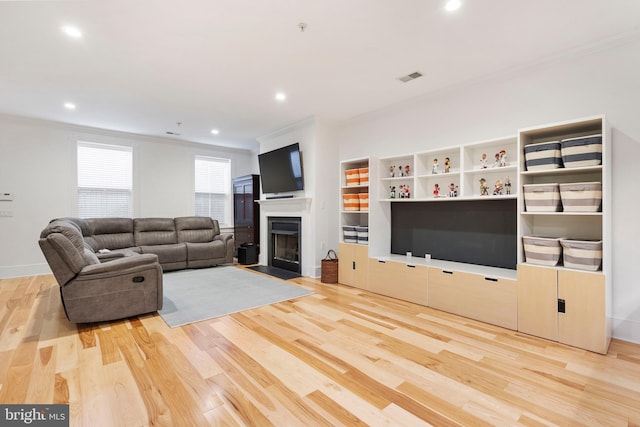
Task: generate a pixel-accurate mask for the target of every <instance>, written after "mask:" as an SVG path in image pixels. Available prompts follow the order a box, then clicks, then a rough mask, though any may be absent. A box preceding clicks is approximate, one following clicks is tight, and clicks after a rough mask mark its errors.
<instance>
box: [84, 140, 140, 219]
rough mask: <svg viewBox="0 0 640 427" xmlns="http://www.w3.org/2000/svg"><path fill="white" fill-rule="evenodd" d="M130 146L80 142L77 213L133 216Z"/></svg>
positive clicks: (131, 156) (98, 215) (87, 215)
mask: <svg viewBox="0 0 640 427" xmlns="http://www.w3.org/2000/svg"><path fill="white" fill-rule="evenodd" d="M132 189H133V150H132V149H131V147H122V146H115V145H104V144H93V143H86V142H79V143H78V216H79V217H81V218H105V217H123V218H131V217H132V216H133V209H132V204H133V203H132Z"/></svg>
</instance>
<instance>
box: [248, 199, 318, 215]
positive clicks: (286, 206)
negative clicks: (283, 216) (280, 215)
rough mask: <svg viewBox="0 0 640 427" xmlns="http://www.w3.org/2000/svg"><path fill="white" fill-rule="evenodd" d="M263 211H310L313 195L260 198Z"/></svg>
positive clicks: (259, 201)
mask: <svg viewBox="0 0 640 427" xmlns="http://www.w3.org/2000/svg"><path fill="white" fill-rule="evenodd" d="M256 202H258V203H260V211H261V212H269V211H279V212H281V211H285V212H289V211H290V212H294V213H295V212H308V211H309V209H310V208H311V197H288V198H282V199H260V200H256Z"/></svg>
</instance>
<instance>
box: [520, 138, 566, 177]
mask: <svg viewBox="0 0 640 427" xmlns="http://www.w3.org/2000/svg"><path fill="white" fill-rule="evenodd" d="M524 159H525V166H526V168H527V170H528V171H537V170H549V169H557V168H561V167H562V157H561V151H560V141H547V142H539V143H537V144H529V145H525V147H524Z"/></svg>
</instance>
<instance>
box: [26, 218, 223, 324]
mask: <svg viewBox="0 0 640 427" xmlns="http://www.w3.org/2000/svg"><path fill="white" fill-rule="evenodd" d="M38 243H39V245H40V248H41V249H42V252H43V254H44V256H45V258H46V260H47V263H48V264H49V267H50V268H51V271H52V272H53V274H54V276H55V278H56V281H57V282H58V284H59V285H60V295H61V297H62V304H63V306H64V309H65V314H66V315H67V318H68V319H69V321H71V322H76V323H86V322H101V321H106V320H115V319H121V318H125V317H131V316H135V315H138V314H144V313H149V312H153V311H157V310H160V309H161V308H162V273H163V271H169V270H178V269H184V268H200V267H212V266H216V265H218V264H224V263H231V262H233V251H234V242H233V236H232V235H231V234H220V227H219V225H218V221H216V220H214V219H211V218H207V217H180V218H136V219H131V218H100V219H87V220H85V219H80V218H61V219H55V220H53V221H51V222H50V223H49V224H48V225H47V227H46V228H45V229H44V230H43V231H42V232H41V233H40V240H39V241H38Z"/></svg>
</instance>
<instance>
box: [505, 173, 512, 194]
mask: <svg viewBox="0 0 640 427" xmlns="http://www.w3.org/2000/svg"><path fill="white" fill-rule="evenodd" d="M504 194H511V179H510V178H509V177H506V178H505V179H504Z"/></svg>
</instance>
